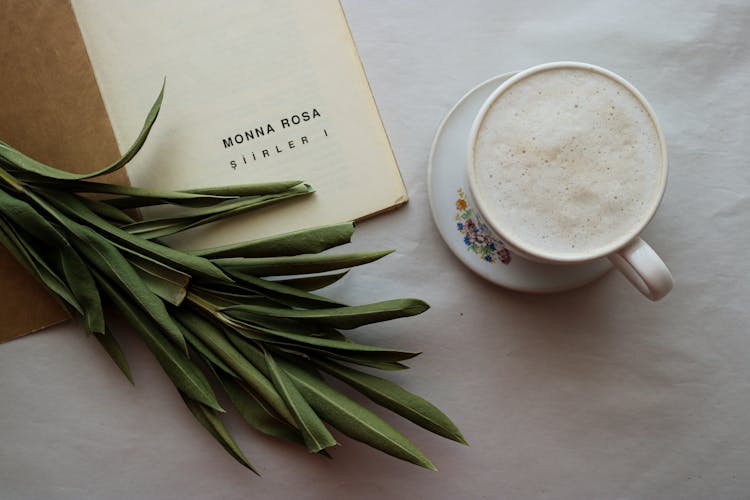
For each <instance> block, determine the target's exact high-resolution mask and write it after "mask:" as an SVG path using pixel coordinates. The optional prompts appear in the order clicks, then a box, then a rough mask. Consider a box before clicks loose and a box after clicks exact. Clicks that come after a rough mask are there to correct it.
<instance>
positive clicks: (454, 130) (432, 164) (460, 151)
mask: <svg viewBox="0 0 750 500" xmlns="http://www.w3.org/2000/svg"><path fill="white" fill-rule="evenodd" d="M513 74H514V73H506V74H504V75H499V76H496V77H494V78H491V79H489V80H487V81H486V82H484V83H481V84H479V85H477V86H476V87H474V88H473V89H471V90H470V91H469V92H468V93H467V94H466V95H465V96H463V97H462V98H461V100H459V101H458V102H457V103H456V105H455V106H454V107H453V109H451V110H450V111H449V112H448V114H447V115H446V117H445V118H444V119H443V122H442V123H441V124H440V127H438V130H437V133H436V134H435V140H434V141H433V143H432V150H431V151H430V160H429V167H428V168H429V170H428V189H429V194H430V208H431V209H432V216H433V218H434V219H435V224H436V225H437V227H438V230H439V231H440V235H441V236H442V237H443V240H445V242H446V243H447V244H448V247H449V248H450V249H451V250H452V251H453V253H454V254H456V256H457V257H458V258H459V260H461V262H463V263H464V264H465V265H466V266H467V267H468V268H469V269H471V270H472V271H474V272H476V273H477V274H479V275H480V276H482V277H483V278H486V279H487V280H489V281H491V282H493V283H496V284H498V285H500V286H504V287H506V288H511V289H513V290H519V291H523V292H537V293H549V292H559V291H563V290H570V289H572V288H577V287H579V286H582V285H585V284H586V283H590V282H591V281H594V280H595V279H597V278H599V277H600V276H602V275H603V274H604V273H606V272H607V271H608V270H609V269H611V267H612V266H611V264H610V263H609V261H608V260H607V259H599V260H596V261H594V262H589V263H586V264H575V265H565V266H558V265H549V264H539V263H536V262H532V261H529V260H526V259H523V258H522V257H520V256H518V255H516V254H514V253H511V252H509V251H508V250H507V249H506V248H505V247H504V246H503V244H502V242H500V241H498V240H494V239H493V238H492V237H491V236H489V234H488V233H487V231H486V226H485V225H484V223H483V222H482V220H481V219H479V218H478V217H477V215H478V214H476V213H475V212H474V211H473V209H472V207H470V206H469V204H468V201H467V199H466V195H465V192H466V190H467V189H468V188H469V186H468V180H467V179H466V174H465V162H466V148H467V146H468V145H467V142H468V140H469V130H470V129H471V125H472V123H473V122H474V117H475V116H476V115H477V113H478V112H479V108H480V107H481V106H482V104H483V103H484V101H485V100H486V99H487V98H488V97H489V96H490V94H491V93H492V91H493V90H495V89H496V88H497V87H498V86H499V85H500V84H501V83H502V82H503V81H505V80H507V79H508V78H510V77H511V76H513Z"/></svg>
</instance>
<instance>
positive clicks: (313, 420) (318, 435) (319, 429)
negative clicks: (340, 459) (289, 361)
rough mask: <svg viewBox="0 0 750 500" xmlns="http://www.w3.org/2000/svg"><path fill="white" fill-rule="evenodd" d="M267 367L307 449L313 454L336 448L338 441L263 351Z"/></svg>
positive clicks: (284, 373) (271, 357)
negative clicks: (332, 447)
mask: <svg viewBox="0 0 750 500" xmlns="http://www.w3.org/2000/svg"><path fill="white" fill-rule="evenodd" d="M263 354H264V359H265V362H266V366H267V367H268V372H269V374H270V378H271V381H273V385H274V386H275V387H276V390H277V391H279V394H281V397H282V398H284V402H286V405H287V407H288V408H289V410H290V411H291V413H292V415H293V416H294V420H295V421H296V422H297V428H298V429H299V430H300V431H301V432H302V437H303V438H304V440H305V445H306V446H307V449H308V450H310V451H311V452H314V453H315V452H318V451H320V450H323V449H325V448H329V447H331V446H335V445H337V444H338V443H336V440H335V439H334V438H333V436H332V435H331V433H330V431H329V430H328V429H327V428H326V426H325V424H324V423H323V421H322V420H320V417H318V415H317V414H316V413H315V411H314V410H313V409H312V408H311V407H310V405H309V404H308V402H307V401H306V400H305V398H304V397H302V394H300V392H299V390H298V389H297V387H296V386H295V385H294V384H293V383H292V381H291V380H290V379H289V377H288V376H287V374H286V372H285V371H284V370H281V369H280V368H279V366H278V365H277V364H276V361H275V360H274V359H273V356H271V355H270V354H269V353H268V351H265V350H264V351H263Z"/></svg>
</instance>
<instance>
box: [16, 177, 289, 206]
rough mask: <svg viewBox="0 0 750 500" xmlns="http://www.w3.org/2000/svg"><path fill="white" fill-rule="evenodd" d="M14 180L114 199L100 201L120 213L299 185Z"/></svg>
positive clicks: (216, 200) (198, 203)
mask: <svg viewBox="0 0 750 500" xmlns="http://www.w3.org/2000/svg"><path fill="white" fill-rule="evenodd" d="M16 177H17V178H19V179H21V180H23V181H25V182H27V183H28V184H31V185H34V186H39V187H44V188H49V189H54V190H60V191H68V192H72V193H97V194H111V195H115V196H116V197H115V198H109V199H106V200H101V201H102V203H105V204H107V205H109V206H111V207H116V208H120V209H127V208H137V207H145V206H152V205H161V204H165V203H170V204H174V205H182V206H188V207H206V206H211V205H215V204H217V203H222V202H225V201H228V200H233V199H236V198H238V197H244V196H259V195H266V194H275V193H281V192H283V191H286V190H288V189H290V188H292V187H294V186H296V185H298V184H301V183H302V181H282V182H267V183H257V184H238V185H232V186H220V187H213V188H208V189H188V190H183V191H166V190H157V189H146V188H140V187H134V186H127V185H119V184H108V183H103V182H90V181H78V180H58V179H46V178H43V177H38V176H35V175H23V174H22V173H19V174H17V175H16ZM209 193H214V194H209Z"/></svg>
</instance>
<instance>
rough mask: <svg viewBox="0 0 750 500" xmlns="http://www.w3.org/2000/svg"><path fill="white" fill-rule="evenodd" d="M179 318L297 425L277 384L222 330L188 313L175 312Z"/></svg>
mask: <svg viewBox="0 0 750 500" xmlns="http://www.w3.org/2000/svg"><path fill="white" fill-rule="evenodd" d="M175 316H176V317H177V319H178V320H179V321H180V323H181V324H182V325H183V326H184V327H185V328H187V329H188V330H190V332H191V333H193V334H194V335H195V336H196V337H198V338H200V340H201V341H203V343H204V344H206V346H207V347H208V349H210V350H211V351H212V352H213V353H214V354H216V355H217V356H218V357H219V358H220V359H221V360H222V361H224V363H226V365H227V366H229V367H230V368H231V369H232V371H233V372H234V373H236V374H237V376H238V377H240V378H241V379H242V380H243V381H244V382H245V383H246V384H247V385H248V386H250V387H251V388H252V389H253V390H254V391H255V392H257V393H258V394H259V395H260V396H261V397H262V398H263V399H264V400H266V401H267V402H268V404H270V405H271V407H273V409H274V410H275V411H276V412H277V413H278V414H279V415H281V416H282V417H283V418H284V419H285V420H286V421H287V422H289V423H290V424H292V425H294V424H295V420H294V418H293V417H292V415H291V413H290V412H289V409H288V408H287V407H286V404H285V402H284V400H283V399H282V397H281V396H280V395H279V393H278V392H277V391H276V389H275V387H274V384H273V383H272V382H271V381H270V380H269V379H268V378H267V377H266V376H265V375H264V374H263V373H261V372H260V371H259V370H258V368H257V366H256V365H254V364H253V363H251V362H250V361H248V360H247V359H246V358H245V357H244V356H243V354H242V353H241V352H240V351H238V350H237V349H236V348H235V346H234V345H233V344H232V343H230V342H229V341H228V340H227V338H226V336H225V335H224V333H223V332H222V331H221V330H220V329H219V328H217V327H216V326H215V325H214V324H212V323H211V322H209V321H206V320H205V319H204V318H202V317H201V316H199V315H197V314H195V313H193V312H191V311H187V310H185V309H179V310H177V311H175Z"/></svg>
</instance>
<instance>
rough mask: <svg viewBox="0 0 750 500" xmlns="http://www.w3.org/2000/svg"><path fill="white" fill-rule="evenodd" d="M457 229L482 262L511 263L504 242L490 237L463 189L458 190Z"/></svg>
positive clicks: (467, 245)
mask: <svg viewBox="0 0 750 500" xmlns="http://www.w3.org/2000/svg"><path fill="white" fill-rule="evenodd" d="M456 229H458V231H459V232H460V233H461V234H462V235H463V236H464V244H465V245H466V247H467V248H468V249H469V250H471V251H472V252H474V253H475V254H477V255H478V256H479V257H481V258H482V260H484V261H486V262H489V263H495V262H502V263H503V264H505V265H508V264H509V263H510V252H509V251H508V249H507V248H505V246H504V245H503V242H502V241H500V240H496V239H495V238H493V237H492V236H490V235H489V228H488V227H487V224H486V223H485V222H484V221H483V220H482V219H481V218H480V216H479V214H476V213H474V210H473V209H472V208H471V207H470V206H469V203H468V202H467V201H466V193H464V190H463V189H461V188H458V199H457V200H456Z"/></svg>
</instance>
